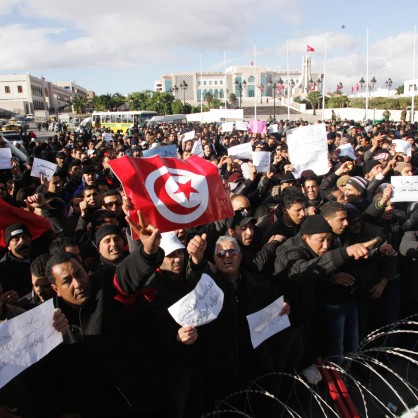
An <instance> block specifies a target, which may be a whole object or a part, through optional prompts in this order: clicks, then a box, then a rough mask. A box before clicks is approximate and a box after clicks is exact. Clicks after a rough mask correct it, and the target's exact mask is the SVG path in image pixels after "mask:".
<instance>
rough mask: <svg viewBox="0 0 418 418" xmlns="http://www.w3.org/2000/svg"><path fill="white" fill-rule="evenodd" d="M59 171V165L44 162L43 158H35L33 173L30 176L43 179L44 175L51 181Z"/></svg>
mask: <svg viewBox="0 0 418 418" xmlns="http://www.w3.org/2000/svg"><path fill="white" fill-rule="evenodd" d="M56 170H57V165H56V164H54V163H51V162H50V161H47V160H42V159H41V158H34V159H33V165H32V171H31V172H30V175H31V176H32V177H41V174H42V175H44V176H45V177H46V178H47V179H48V180H51V177H52V176H53V175H54V173H55V171H56Z"/></svg>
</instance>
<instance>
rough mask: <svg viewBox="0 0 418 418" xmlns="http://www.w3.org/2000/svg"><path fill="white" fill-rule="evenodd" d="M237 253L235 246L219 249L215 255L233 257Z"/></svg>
mask: <svg viewBox="0 0 418 418" xmlns="http://www.w3.org/2000/svg"><path fill="white" fill-rule="evenodd" d="M238 253H239V251H238V250H236V249H235V248H231V249H229V250H221V251H219V252H217V253H216V256H217V257H219V258H225V257H226V256H228V257H235V256H236V255H238Z"/></svg>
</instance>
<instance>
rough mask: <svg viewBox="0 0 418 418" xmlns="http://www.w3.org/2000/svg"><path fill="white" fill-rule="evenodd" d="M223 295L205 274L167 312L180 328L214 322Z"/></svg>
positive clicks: (220, 307) (222, 300)
mask: <svg viewBox="0 0 418 418" xmlns="http://www.w3.org/2000/svg"><path fill="white" fill-rule="evenodd" d="M223 302H224V293H223V292H222V290H221V289H220V288H219V287H218V286H217V284H216V283H215V282H214V281H213V279H212V278H211V277H210V276H208V275H207V274H202V277H201V279H200V280H199V283H198V284H197V285H196V287H195V288H194V289H193V290H192V291H191V292H190V293H188V294H187V295H186V296H184V297H183V298H181V299H180V300H179V301H177V302H176V303H175V304H174V305H171V306H170V307H169V308H168V312H170V315H171V316H172V317H173V318H174V320H175V321H176V322H177V323H178V324H179V325H181V326H183V327H184V326H187V325H192V326H194V327H198V326H200V325H205V324H208V323H209V322H212V321H213V320H215V319H216V318H217V317H218V315H219V312H221V310H222V306H223Z"/></svg>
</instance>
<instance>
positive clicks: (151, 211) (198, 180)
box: [109, 155, 234, 238]
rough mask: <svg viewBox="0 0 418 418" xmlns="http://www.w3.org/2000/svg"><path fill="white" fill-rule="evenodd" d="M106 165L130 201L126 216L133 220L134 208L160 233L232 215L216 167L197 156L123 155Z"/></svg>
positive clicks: (228, 200) (134, 215)
mask: <svg viewBox="0 0 418 418" xmlns="http://www.w3.org/2000/svg"><path fill="white" fill-rule="evenodd" d="M109 165H110V167H111V168H112V170H113V172H114V173H115V175H116V176H117V177H118V179H119V180H120V182H121V183H122V186H123V188H124V190H125V193H126V196H127V197H130V198H131V200H132V203H133V205H134V210H132V211H131V212H130V214H129V215H130V217H131V218H132V219H133V220H134V221H135V222H138V216H137V213H136V211H137V210H138V209H140V210H141V212H142V214H143V216H144V220H145V222H146V224H147V225H148V224H152V225H154V226H156V227H157V228H158V229H159V230H160V231H161V232H168V231H174V230H176V229H182V228H188V227H191V226H197V225H203V224H206V223H210V222H214V221H217V220H219V219H226V218H230V217H232V216H234V212H233V210H232V205H231V199H230V197H229V195H228V192H227V191H226V190H225V188H224V186H223V184H222V181H221V179H220V177H219V173H218V169H217V168H216V166H215V165H213V164H212V163H210V162H208V161H206V160H205V159H203V158H201V157H199V156H197V155H193V156H192V157H190V158H188V159H187V160H184V161H183V160H179V159H177V158H162V157H160V156H159V155H155V156H154V157H150V158H134V157H128V156H125V157H121V158H117V159H114V160H111V161H109ZM134 238H135V237H134Z"/></svg>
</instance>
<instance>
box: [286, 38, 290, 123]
mask: <svg viewBox="0 0 418 418" xmlns="http://www.w3.org/2000/svg"><path fill="white" fill-rule="evenodd" d="M286 73H287V120H290V82H289V39H286Z"/></svg>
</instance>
